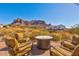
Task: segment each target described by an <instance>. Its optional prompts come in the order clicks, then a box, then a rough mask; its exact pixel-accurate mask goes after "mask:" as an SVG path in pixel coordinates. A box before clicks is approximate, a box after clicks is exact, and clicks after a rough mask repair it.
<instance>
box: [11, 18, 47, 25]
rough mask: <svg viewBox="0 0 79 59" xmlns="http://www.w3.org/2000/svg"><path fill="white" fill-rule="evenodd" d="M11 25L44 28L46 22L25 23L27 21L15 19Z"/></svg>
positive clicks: (33, 21)
mask: <svg viewBox="0 0 79 59" xmlns="http://www.w3.org/2000/svg"><path fill="white" fill-rule="evenodd" d="M11 24H15V25H42V26H46V25H47V24H46V22H45V21H42V20H32V21H27V20H22V19H20V18H17V19H15V20H14V21H13V22H12V23H11Z"/></svg>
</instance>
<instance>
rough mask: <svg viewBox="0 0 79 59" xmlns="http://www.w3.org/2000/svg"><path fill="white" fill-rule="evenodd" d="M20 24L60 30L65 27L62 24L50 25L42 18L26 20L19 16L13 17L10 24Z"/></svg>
mask: <svg viewBox="0 0 79 59" xmlns="http://www.w3.org/2000/svg"><path fill="white" fill-rule="evenodd" d="M13 24H14V25H20V26H27V25H34V26H36V27H44V28H46V29H52V30H62V29H65V28H66V27H65V26H64V25H62V24H60V25H56V26H54V25H51V24H47V23H46V22H45V21H43V20H32V21H27V20H23V19H20V18H17V19H15V20H14V21H13V22H12V25H13Z"/></svg>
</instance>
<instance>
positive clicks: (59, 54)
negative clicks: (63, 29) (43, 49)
mask: <svg viewBox="0 0 79 59" xmlns="http://www.w3.org/2000/svg"><path fill="white" fill-rule="evenodd" d="M50 54H51V56H63V55H62V54H61V53H60V52H58V51H57V50H56V49H51V51H50Z"/></svg>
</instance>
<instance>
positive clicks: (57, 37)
mask: <svg viewBox="0 0 79 59" xmlns="http://www.w3.org/2000/svg"><path fill="white" fill-rule="evenodd" d="M51 36H52V37H53V40H54V41H61V40H64V39H63V38H64V36H62V35H60V34H58V33H52V34H51Z"/></svg>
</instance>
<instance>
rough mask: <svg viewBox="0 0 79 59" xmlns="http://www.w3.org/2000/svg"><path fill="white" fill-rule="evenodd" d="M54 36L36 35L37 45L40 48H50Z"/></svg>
mask: <svg viewBox="0 0 79 59" xmlns="http://www.w3.org/2000/svg"><path fill="white" fill-rule="evenodd" d="M52 38H53V37H51V36H36V37H35V39H37V47H38V48H40V49H44V50H46V49H49V48H50V40H51V39H52Z"/></svg>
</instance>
